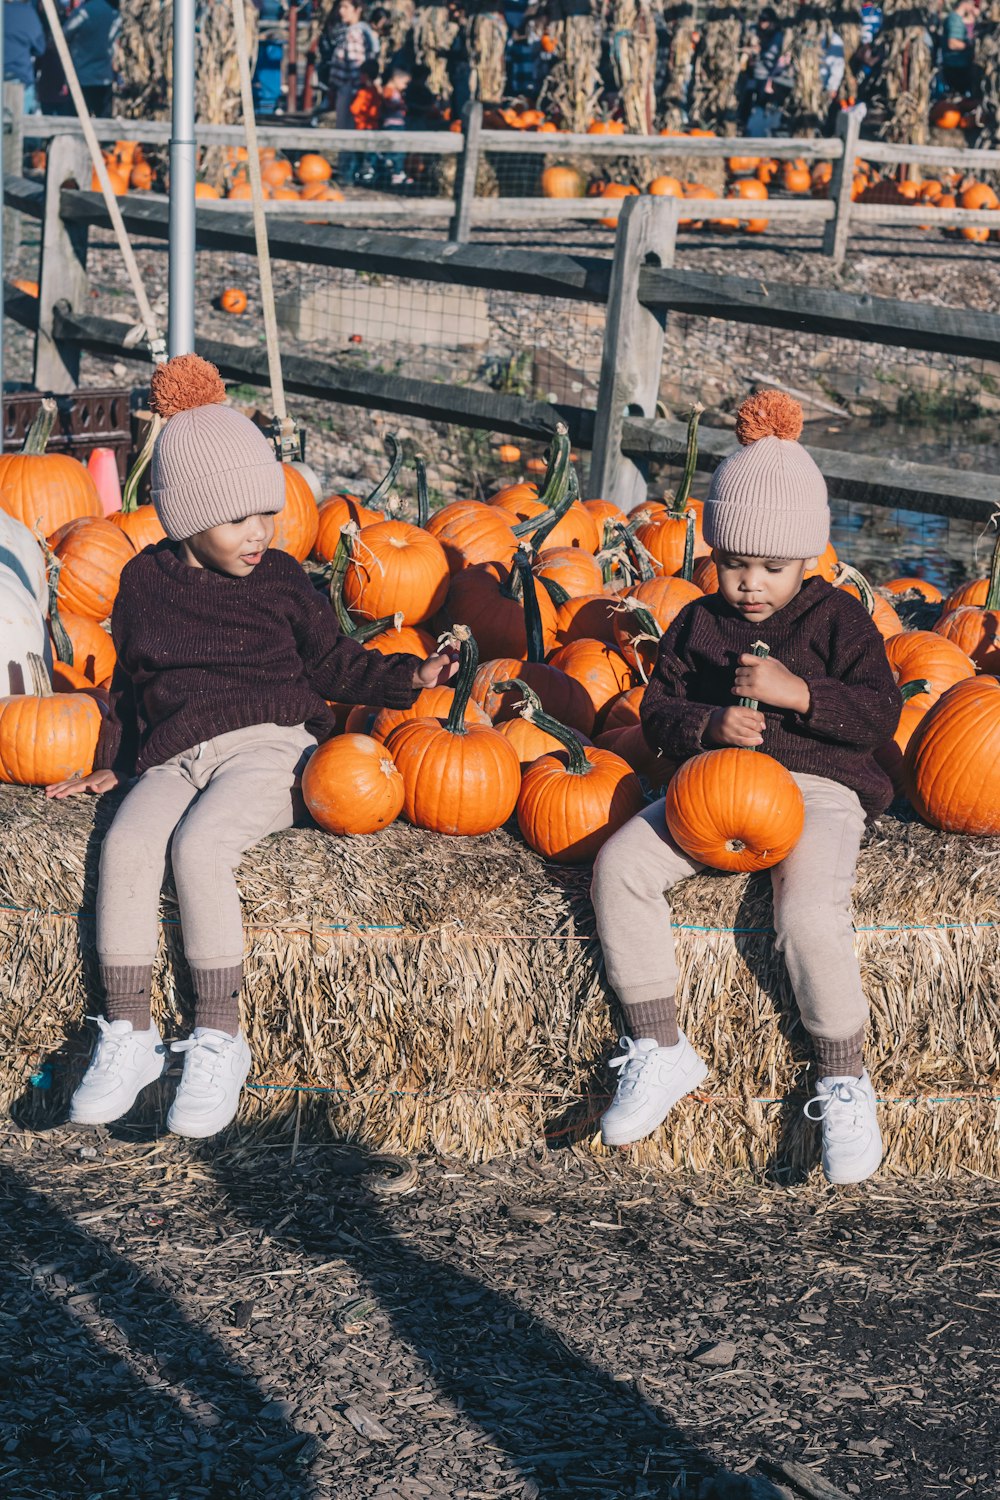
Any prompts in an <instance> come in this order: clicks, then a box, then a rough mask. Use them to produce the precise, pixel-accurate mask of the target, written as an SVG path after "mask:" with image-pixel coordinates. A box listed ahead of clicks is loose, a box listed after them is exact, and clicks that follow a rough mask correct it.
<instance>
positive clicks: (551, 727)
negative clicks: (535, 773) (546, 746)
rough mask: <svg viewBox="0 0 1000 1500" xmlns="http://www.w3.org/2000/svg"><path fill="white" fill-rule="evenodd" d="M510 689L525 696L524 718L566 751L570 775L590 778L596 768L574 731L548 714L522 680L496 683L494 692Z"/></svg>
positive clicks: (536, 696)
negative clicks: (556, 741) (514, 689)
mask: <svg viewBox="0 0 1000 1500" xmlns="http://www.w3.org/2000/svg"><path fill="white" fill-rule="evenodd" d="M510 688H517V689H518V690H519V691H520V692H521V693H522V694H523V696H524V700H525V701H524V704H523V705H522V706H521V709H520V711H521V713H522V714H523V716H524V717H525V718H526V719H530V720H531V722H532V724H534V725H536V726H537V727H538V728H539V729H542V730H544V732H545V733H546V734H551V736H552V738H553V739H554V740H558V741H559V743H560V744H561V745H562V746H563V747H564V748H565V749H566V751H567V759H568V764H567V766H566V769H567V771H568V772H569V773H570V775H571V776H589V774H590V772H591V771H592V770H593V769H594V768H593V766H592V765H591V763H590V761H589V760H588V759H587V752H586V751H585V749H584V747H583V745H582V744H581V742H580V740H579V739H578V737H577V736H576V735H575V734H574V733H573V731H572V729H570V728H569V726H568V725H566V724H560V722H559V720H558V719H554V718H553V717H552V715H551V714H547V713H546V712H545V710H544V709H543V708H542V704H541V699H540V698H539V697H538V694H537V693H533V692H532V691H531V689H530V688H529V687H528V686H527V684H526V683H523V682H521V680H520V678H512V679H511V680H510V681H509V682H495V683H494V684H493V691H494V692H497V693H505V692H507V691H508V690H509V689H510Z"/></svg>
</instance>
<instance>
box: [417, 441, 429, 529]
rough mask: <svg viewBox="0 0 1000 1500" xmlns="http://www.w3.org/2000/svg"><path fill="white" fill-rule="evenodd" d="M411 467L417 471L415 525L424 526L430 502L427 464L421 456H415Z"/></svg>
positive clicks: (427, 518)
mask: <svg viewBox="0 0 1000 1500" xmlns="http://www.w3.org/2000/svg"><path fill="white" fill-rule="evenodd" d="M413 467H414V468H415V469H416V471H417V525H418V526H423V527H425V528H426V526H427V522H428V521H429V520H430V518H431V503H430V500H429V499H428V498H427V466H426V464H425V463H424V461H423V459H422V458H420V457H417V458H415V459H414V460H413Z"/></svg>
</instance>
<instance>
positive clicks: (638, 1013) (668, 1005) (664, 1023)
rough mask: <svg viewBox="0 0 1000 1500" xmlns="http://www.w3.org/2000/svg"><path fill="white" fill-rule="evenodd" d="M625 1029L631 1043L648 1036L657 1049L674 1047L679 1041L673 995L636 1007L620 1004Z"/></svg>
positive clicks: (646, 1001)
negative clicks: (631, 1040) (630, 1038)
mask: <svg viewBox="0 0 1000 1500" xmlns="http://www.w3.org/2000/svg"><path fill="white" fill-rule="evenodd" d="M622 1015H623V1016H624V1017H625V1027H626V1030H627V1032H628V1035H629V1036H630V1037H632V1039H633V1041H637V1040H638V1039H639V1037H643V1036H650V1037H652V1038H653V1041H654V1042H655V1043H656V1045H657V1046H658V1047H676V1045H677V1043H678V1042H679V1041H680V1034H679V1033H678V1030H677V1005H676V1002H675V1000H674V997H673V995H667V996H665V997H664V998H663V999H662V1000H643V1001H640V1003H639V1004H638V1005H625V1004H624V1003H623V1004H622Z"/></svg>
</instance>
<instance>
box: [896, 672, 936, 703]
mask: <svg viewBox="0 0 1000 1500" xmlns="http://www.w3.org/2000/svg"><path fill="white" fill-rule="evenodd" d="M932 691H933V690H932V688H931V685H930V683H929V682H928V681H927V679H926V677H918V678H916V680H915V681H913V682H904V683H903V684H902V686H901V687H900V689H899V692H900V696H901V697H902V699H903V702H904V703H909V701H910V699H911V698H919V697H920V696H921V694H922V693H929V692H932Z"/></svg>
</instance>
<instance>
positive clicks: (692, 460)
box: [670, 402, 705, 576]
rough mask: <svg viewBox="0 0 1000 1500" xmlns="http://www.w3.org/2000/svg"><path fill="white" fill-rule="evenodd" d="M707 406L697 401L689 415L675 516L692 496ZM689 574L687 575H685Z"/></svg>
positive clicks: (684, 508)
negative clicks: (699, 435) (702, 419)
mask: <svg viewBox="0 0 1000 1500" xmlns="http://www.w3.org/2000/svg"><path fill="white" fill-rule="evenodd" d="M704 410H705V408H704V407H703V406H702V405H701V403H700V402H695V404H694V406H692V408H691V415H690V416H689V417H688V430H687V454H686V456H685V459H684V473H683V474H682V475H681V482H680V486H679V488H678V490H677V493H676V495H675V496H674V500H673V504H672V506H671V507H670V509H671V511H672V512H673V514H674V515H675V516H682V515H683V514H684V512H685V511H686V510H687V503H688V500H689V499H690V498H691V485H692V483H693V482H694V471H695V469H696V468H697V467H698V423H699V422H700V421H701V414H702V412H703V411H704ZM685 576H687V575H685Z"/></svg>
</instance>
